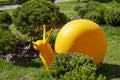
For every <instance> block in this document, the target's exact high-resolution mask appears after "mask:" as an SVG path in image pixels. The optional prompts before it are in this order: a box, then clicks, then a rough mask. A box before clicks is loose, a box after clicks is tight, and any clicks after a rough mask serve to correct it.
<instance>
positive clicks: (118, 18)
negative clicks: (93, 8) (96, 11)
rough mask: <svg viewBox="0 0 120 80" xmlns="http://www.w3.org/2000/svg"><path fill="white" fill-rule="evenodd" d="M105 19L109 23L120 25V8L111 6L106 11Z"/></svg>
mask: <svg viewBox="0 0 120 80" xmlns="http://www.w3.org/2000/svg"><path fill="white" fill-rule="evenodd" d="M104 19H105V21H106V23H107V24H109V25H114V26H119V25H120V8H113V7H110V8H109V9H108V10H106V11H105V15H104Z"/></svg>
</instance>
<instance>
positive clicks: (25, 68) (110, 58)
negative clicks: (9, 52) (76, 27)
mask: <svg viewBox="0 0 120 80" xmlns="http://www.w3.org/2000/svg"><path fill="white" fill-rule="evenodd" d="M75 4H77V3H76V2H75V1H71V2H65V3H59V4H56V5H58V6H59V7H60V11H61V12H63V13H65V14H66V15H67V16H68V17H69V18H71V19H72V18H73V17H74V16H77V13H76V12H74V10H73V7H74V5H75ZM102 28H103V30H104V31H105V33H106V36H107V39H108V49H107V53H106V55H105V58H104V60H103V62H102V64H101V66H100V67H99V69H98V73H101V74H104V75H106V76H107V78H108V80H120V26H119V27H110V26H102ZM15 31H16V30H15ZM49 79H50V75H49V74H48V72H47V71H46V70H45V69H44V67H43V64H42V63H41V61H40V60H36V61H32V62H30V63H22V64H11V63H8V62H5V61H4V60H3V59H0V80H49Z"/></svg>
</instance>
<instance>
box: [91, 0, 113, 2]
mask: <svg viewBox="0 0 120 80" xmlns="http://www.w3.org/2000/svg"><path fill="white" fill-rule="evenodd" d="M93 1H97V2H102V3H108V2H110V1H113V0H93Z"/></svg>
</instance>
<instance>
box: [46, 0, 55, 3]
mask: <svg viewBox="0 0 120 80" xmlns="http://www.w3.org/2000/svg"><path fill="white" fill-rule="evenodd" d="M47 1H51V2H52V3H54V2H55V0H47Z"/></svg>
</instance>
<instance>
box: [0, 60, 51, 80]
mask: <svg viewBox="0 0 120 80" xmlns="http://www.w3.org/2000/svg"><path fill="white" fill-rule="evenodd" d="M49 76H50V75H49V74H48V72H47V71H46V70H45V69H44V68H43V66H42V63H41V62H40V61H39V62H38V61H33V62H30V63H21V64H20V63H19V64H11V63H8V62H5V61H4V60H3V59H0V80H49Z"/></svg>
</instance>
